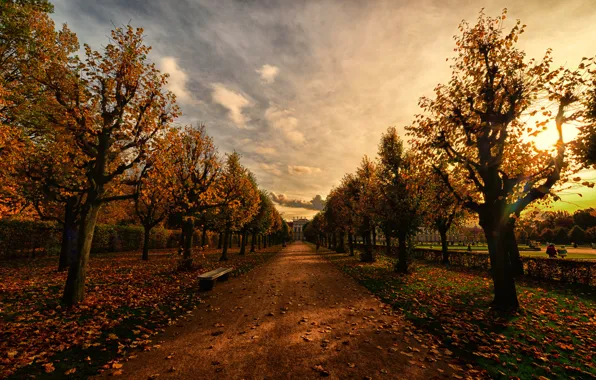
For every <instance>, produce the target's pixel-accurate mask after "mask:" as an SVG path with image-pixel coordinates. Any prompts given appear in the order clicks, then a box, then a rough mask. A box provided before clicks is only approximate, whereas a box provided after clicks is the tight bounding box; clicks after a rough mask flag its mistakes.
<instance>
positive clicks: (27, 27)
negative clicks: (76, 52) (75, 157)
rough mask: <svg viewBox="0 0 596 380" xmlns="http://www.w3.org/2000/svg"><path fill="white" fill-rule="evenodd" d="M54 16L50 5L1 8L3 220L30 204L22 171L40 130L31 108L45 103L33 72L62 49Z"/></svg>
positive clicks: (25, 3) (12, 3)
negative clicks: (59, 45)
mask: <svg viewBox="0 0 596 380" xmlns="http://www.w3.org/2000/svg"><path fill="white" fill-rule="evenodd" d="M52 11H53V7H52V5H51V4H50V3H48V2H47V1H25V0H23V1H4V2H2V6H1V7H0V62H1V64H0V216H1V215H5V214H7V213H10V212H14V211H16V210H17V209H18V208H19V207H20V206H23V204H25V202H26V200H24V199H23V198H22V197H21V195H22V194H21V190H22V189H21V188H20V185H21V180H22V178H23V177H22V173H19V170H18V169H20V168H21V167H22V161H23V158H25V157H27V156H28V155H29V154H30V152H31V138H32V137H34V136H35V135H37V134H38V133H36V128H37V127H39V126H40V125H39V124H37V123H35V122H36V121H37V117H36V115H35V114H34V113H32V112H31V110H30V107H29V104H30V103H32V102H38V101H39V99H40V98H43V94H41V90H42V88H41V85H40V84H39V83H38V82H37V81H35V80H32V79H31V77H30V75H28V73H29V72H30V71H32V70H35V69H37V68H38V67H39V66H41V65H43V62H44V60H46V59H47V57H48V53H50V52H54V53H55V52H56V50H57V49H56V35H57V33H56V32H55V31H54V22H53V21H52V19H51V18H50V16H49V13H50V12H52ZM71 35H72V34H71ZM73 45H74V44H73ZM51 56H52V57H53V55H51ZM61 58H64V57H61Z"/></svg>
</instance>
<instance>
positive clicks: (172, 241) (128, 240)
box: [0, 219, 200, 258]
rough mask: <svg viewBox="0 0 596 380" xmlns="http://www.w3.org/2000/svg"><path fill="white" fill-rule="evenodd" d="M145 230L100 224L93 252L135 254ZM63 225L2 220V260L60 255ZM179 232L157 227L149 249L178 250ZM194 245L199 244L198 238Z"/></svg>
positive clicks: (0, 253) (97, 227)
mask: <svg viewBox="0 0 596 380" xmlns="http://www.w3.org/2000/svg"><path fill="white" fill-rule="evenodd" d="M143 238H144V234H143V227H140V226H119V225H107V224H100V225H97V226H96V227H95V233H94V236H93V245H92V247H91V252H92V253H103V252H121V251H135V250H139V249H141V248H143ZM61 239H62V230H61V226H60V225H59V224H57V223H54V222H42V221H28V220H15V219H2V220H0V257H4V258H12V257H35V256H38V255H57V254H59V253H60V243H61ZM179 240H180V231H179V230H166V229H164V228H154V229H153V230H152V231H151V236H150V241H149V248H151V249H160V248H175V247H178V241H179ZM195 242H196V243H197V244H198V243H199V242H200V240H199V237H198V236H197V235H195Z"/></svg>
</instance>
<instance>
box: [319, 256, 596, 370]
mask: <svg viewBox="0 0 596 380" xmlns="http://www.w3.org/2000/svg"><path fill="white" fill-rule="evenodd" d="M324 254H325V255H326V256H327V258H328V259H329V260H330V261H331V262H333V263H334V264H336V265H337V266H338V267H339V268H341V269H342V270H343V271H344V272H345V273H347V274H349V275H350V276H352V277H354V278H355V279H357V280H358V281H359V282H360V283H362V284H363V285H364V286H366V287H367V288H368V289H369V290H370V291H372V292H373V293H374V294H376V295H377V296H379V297H380V298H382V299H383V300H384V302H387V303H389V304H391V305H392V306H393V307H394V308H395V309H399V310H401V311H402V312H403V313H404V314H405V315H406V317H407V318H408V319H409V320H410V321H411V322H413V323H414V324H415V325H416V326H418V327H420V328H423V329H425V330H427V331H428V332H430V333H432V334H433V335H435V336H437V337H439V338H440V339H441V340H442V341H443V342H444V343H445V344H446V345H447V346H448V347H449V349H450V350H451V351H453V352H454V353H455V354H456V355H457V356H458V357H460V358H461V359H463V360H465V361H467V362H469V363H472V364H474V363H476V364H478V365H479V366H480V367H482V368H484V369H486V370H487V371H488V372H489V374H490V375H491V376H492V377H494V378H509V377H513V378H516V377H517V378H522V379H529V378H537V377H539V376H544V377H546V378H576V379H588V378H593V377H596V365H595V360H596V298H595V293H594V289H593V288H575V287H571V286H568V285H558V284H547V283H538V282H522V283H520V284H519V286H518V293H519V300H520V303H521V305H522V308H523V309H522V310H521V311H520V312H519V313H517V314H515V315H513V316H507V315H500V314H496V313H495V312H493V311H490V310H489V308H488V304H489V302H490V301H491V299H492V281H491V280H490V278H489V277H488V276H487V275H485V274H483V273H479V272H472V271H469V270H463V269H462V270H460V269H455V268H451V269H446V268H445V267H442V266H438V265H432V264H427V263H421V262H415V263H413V264H412V268H411V269H412V272H413V273H411V274H410V275H408V276H400V275H397V274H394V273H393V271H392V268H393V266H394V259H392V258H388V257H385V256H378V260H377V262H376V263H373V264H364V263H361V262H359V261H358V259H357V258H355V257H349V256H347V255H346V254H336V253H332V252H330V251H326V252H324Z"/></svg>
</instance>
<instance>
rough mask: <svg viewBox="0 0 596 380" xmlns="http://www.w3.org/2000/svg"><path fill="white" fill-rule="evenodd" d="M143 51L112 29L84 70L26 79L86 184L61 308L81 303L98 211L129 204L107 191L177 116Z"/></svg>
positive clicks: (133, 34)
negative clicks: (42, 97)
mask: <svg viewBox="0 0 596 380" xmlns="http://www.w3.org/2000/svg"><path fill="white" fill-rule="evenodd" d="M65 43H69V44H70V43H71V41H66V42H65ZM149 50H150V48H149V47H148V46H147V45H145V44H144V43H143V30H142V29H136V30H135V29H133V28H132V27H130V26H127V27H126V28H116V29H115V30H114V31H113V32H112V41H111V43H110V44H108V45H107V46H106V47H105V48H104V51H103V54H102V53H99V52H96V51H93V50H91V48H90V47H89V46H87V45H85V54H86V60H85V61H84V62H82V61H80V60H78V59H77V58H72V59H71V60H70V62H69V65H67V66H63V65H55V64H51V65H48V66H46V67H44V68H43V69H42V70H40V71H39V72H34V73H32V75H33V76H34V77H35V78H36V80H38V81H39V82H40V83H42V85H43V86H44V88H45V89H46V91H47V93H48V94H49V95H50V96H51V102H47V103H46V104H44V110H45V112H46V113H45V116H46V117H48V118H49V119H51V120H52V122H53V123H52V127H53V129H54V130H55V131H56V134H57V135H60V136H62V138H63V139H64V144H63V145H64V146H71V147H73V149H76V152H75V156H76V157H77V162H75V163H74V165H73V166H75V167H76V168H77V169H78V170H80V172H81V174H82V176H83V177H84V178H85V181H84V183H82V184H81V188H80V193H81V194H82V201H81V206H80V210H81V211H80V222H79V239H78V249H77V256H76V258H75V260H73V262H72V263H71V265H70V267H69V271H68V278H67V280H66V285H65V287H64V296H63V300H64V302H65V303H66V304H67V305H74V304H77V303H78V302H80V301H82V300H83V298H84V295H85V277H86V270H87V262H88V260H89V253H90V250H91V244H92V241H93V232H94V229H95V224H96V221H97V217H98V213H99V210H100V208H101V206H102V205H103V204H105V203H107V202H110V201H114V200H118V199H124V198H130V197H131V196H132V195H130V194H128V195H125V196H110V195H109V194H108V186H109V185H110V184H112V183H114V182H116V181H118V180H120V179H122V178H124V176H125V174H126V173H127V172H128V171H129V170H130V169H132V168H133V167H135V165H138V164H139V163H141V162H143V160H144V159H145V158H146V156H147V154H148V152H150V151H151V149H152V142H153V141H154V138H155V136H156V135H157V134H158V133H159V132H160V131H162V130H163V129H164V128H166V126H167V125H168V124H169V123H170V122H171V121H172V120H173V119H174V118H175V117H176V116H177V114H178V108H177V106H176V105H175V100H174V95H173V94H172V93H170V92H168V91H166V90H165V85H166V81H167V75H162V74H160V72H159V71H158V70H157V69H156V68H155V65H153V64H151V63H149V62H148V61H147V54H148V53H149ZM78 160H80V161H78Z"/></svg>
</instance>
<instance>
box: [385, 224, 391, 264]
mask: <svg viewBox="0 0 596 380" xmlns="http://www.w3.org/2000/svg"><path fill="white" fill-rule="evenodd" d="M385 255H387V256H388V257H389V256H391V233H390V232H389V229H387V230H385Z"/></svg>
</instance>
